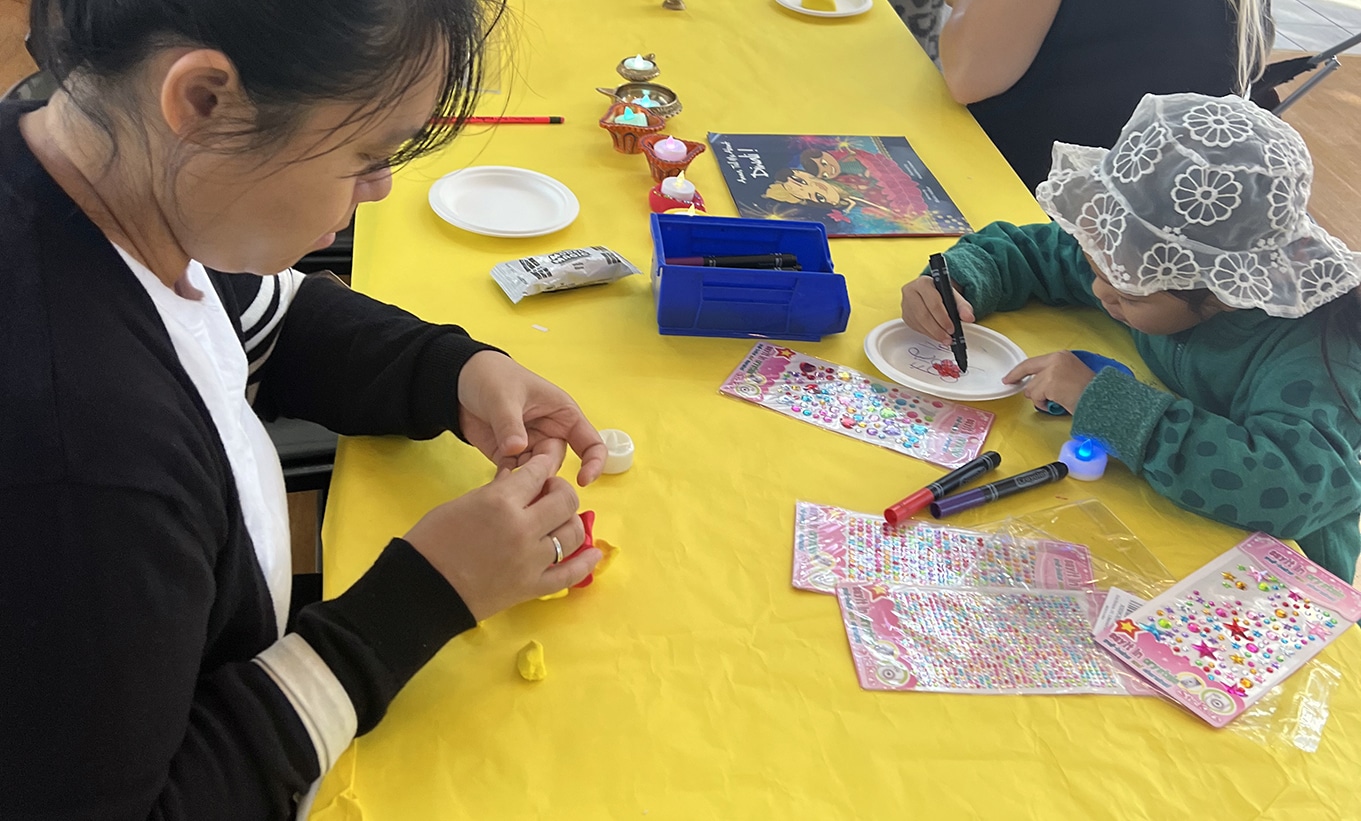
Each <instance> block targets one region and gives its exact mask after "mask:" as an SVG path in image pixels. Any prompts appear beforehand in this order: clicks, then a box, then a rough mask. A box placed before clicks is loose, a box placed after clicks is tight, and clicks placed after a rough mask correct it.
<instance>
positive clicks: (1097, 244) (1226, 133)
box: [1035, 94, 1361, 317]
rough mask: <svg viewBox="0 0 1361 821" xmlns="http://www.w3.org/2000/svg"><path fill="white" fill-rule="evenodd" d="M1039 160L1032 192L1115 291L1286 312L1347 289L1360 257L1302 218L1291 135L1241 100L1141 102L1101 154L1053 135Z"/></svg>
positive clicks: (1303, 179) (1302, 161)
mask: <svg viewBox="0 0 1361 821" xmlns="http://www.w3.org/2000/svg"><path fill="white" fill-rule="evenodd" d="M1053 166H1054V170H1053V171H1052V172H1051V173H1050V175H1049V178H1048V179H1047V180H1045V181H1044V182H1043V183H1041V184H1040V185H1039V187H1038V188H1037V189H1036V190H1035V197H1036V199H1038V200H1039V202H1040V205H1041V206H1042V207H1044V209H1045V210H1046V211H1047V212H1048V213H1049V214H1050V215H1051V216H1052V217H1053V218H1054V219H1055V221H1057V222H1058V223H1059V225H1060V226H1061V227H1062V228H1063V229H1064V230H1065V231H1067V232H1069V233H1070V234H1072V235H1073V236H1074V237H1076V238H1077V240H1078V242H1079V243H1080V244H1081V245H1082V248H1083V250H1084V251H1086V252H1087V254H1088V255H1089V256H1091V258H1092V260H1093V263H1094V264H1096V265H1097V266H1098V267H1100V268H1101V270H1102V271H1103V273H1105V274H1106V275H1107V277H1108V278H1109V279H1110V281H1111V284H1112V285H1114V286H1115V287H1116V288H1118V289H1119V290H1121V291H1123V292H1125V293H1128V294H1131V295H1134V296H1143V295H1146V294H1151V293H1155V292H1158V291H1167V290H1191V289H1195V288H1206V289H1209V290H1210V291H1211V292H1212V293H1213V294H1214V295H1215V297H1216V298H1218V299H1219V301H1220V302H1222V303H1224V304H1225V305H1228V306H1231V307H1234V308H1260V309H1262V310H1263V311H1265V312H1266V313H1268V314H1271V315H1273V316H1283V317H1299V316H1304V315H1305V314H1307V313H1309V312H1310V311H1312V310H1314V309H1315V308H1317V307H1318V306H1320V305H1323V304H1324V303H1327V302H1329V301H1330V300H1333V299H1336V298H1338V297H1340V296H1342V295H1343V294H1346V293H1348V292H1350V291H1351V290H1353V289H1355V288H1356V287H1357V286H1358V285H1361V254H1356V253H1353V252H1351V251H1349V250H1348V249H1347V248H1346V246H1345V245H1343V244H1342V243H1341V242H1339V241H1338V240H1336V239H1334V238H1332V237H1331V236H1329V235H1328V234H1327V232H1325V231H1324V230H1323V229H1322V228H1320V227H1319V226H1318V224H1317V223H1315V222H1314V221H1313V219H1312V218H1310V216H1309V214H1308V211H1307V208H1306V206H1307V205H1308V200H1309V191H1310V188H1311V183H1312V179H1313V163H1312V162H1311V161H1310V159H1309V152H1308V149H1307V148H1306V147H1305V145H1304V141H1303V140H1302V139H1301V138H1300V135H1299V134H1298V133H1297V132H1296V131H1295V130H1294V129H1293V128H1291V127H1290V126H1289V125H1288V124H1287V123H1285V122H1283V121H1282V120H1280V119H1278V118H1276V117H1275V116H1273V115H1271V114H1270V113H1269V112H1267V111H1265V110H1263V109H1261V108H1258V107H1257V106H1256V105H1253V104H1252V103H1251V102H1249V101H1247V100H1244V99H1242V98H1238V97H1221V98H1211V97H1205V96H1203V95H1199V94H1172V95H1165V96H1154V95H1148V96H1145V97H1144V99H1143V100H1142V101H1141V102H1140V103H1139V107H1138V108H1137V109H1136V110H1135V112H1134V116H1133V117H1132V118H1131V119H1130V121H1129V123H1128V124H1127V125H1126V126H1125V130H1124V132H1123V133H1122V134H1121V135H1120V140H1119V141H1118V142H1117V143H1116V144H1115V146H1114V147H1113V148H1112V149H1110V150H1109V151H1106V150H1103V149H1093V148H1087V147H1083V146H1073V145H1066V144H1063V143H1057V144H1055V146H1054V164H1053Z"/></svg>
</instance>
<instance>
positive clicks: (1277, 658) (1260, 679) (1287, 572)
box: [1096, 533, 1361, 727]
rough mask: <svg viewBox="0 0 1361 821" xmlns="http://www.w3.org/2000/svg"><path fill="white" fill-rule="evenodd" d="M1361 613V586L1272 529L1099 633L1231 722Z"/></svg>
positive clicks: (1213, 718)
mask: <svg viewBox="0 0 1361 821" xmlns="http://www.w3.org/2000/svg"><path fill="white" fill-rule="evenodd" d="M1357 619H1361V592H1358V591H1357V590H1356V589H1355V588H1353V587H1352V586H1351V585H1348V584H1347V583H1345V582H1343V581H1342V580H1341V579H1339V578H1337V577H1336V576H1333V575H1332V574H1330V573H1328V571H1326V570H1324V569H1323V568H1322V567H1319V566H1318V565H1317V564H1315V563H1314V562H1312V561H1310V560H1309V559H1307V558H1305V557H1304V556H1302V555H1300V554H1299V553H1297V552H1295V551H1294V550H1292V549H1290V548H1289V547H1287V546H1286V545H1284V544H1282V543H1280V542H1278V541H1276V540H1275V539H1273V538H1271V537H1270V536H1267V535H1266V534H1264V533H1256V534H1253V535H1252V536H1249V537H1248V538H1247V539H1246V540H1245V541H1243V542H1242V543H1241V544H1239V545H1238V546H1236V547H1234V548H1232V549H1231V550H1229V551H1228V552H1227V553H1225V554H1224V555H1222V556H1220V557H1219V558H1217V559H1215V560H1214V561H1213V562H1211V563H1209V564H1208V565H1206V566H1205V567H1203V568H1201V569H1200V570H1198V571H1196V572H1195V573H1193V574H1192V575H1191V576H1189V577H1188V578H1186V579H1185V580H1183V581H1181V582H1179V583H1178V584H1176V585H1175V586H1173V587H1172V588H1171V589H1170V590H1168V591H1167V592H1165V593H1163V594H1161V595H1159V596H1158V597H1156V598H1154V599H1153V600H1152V601H1149V602H1148V603H1146V604H1144V605H1142V606H1141V607H1139V608H1138V609H1135V610H1133V612H1129V613H1127V614H1126V615H1125V616H1124V617H1123V618H1118V619H1115V620H1113V621H1111V622H1109V623H1107V624H1105V625H1098V628H1097V630H1096V637H1097V639H1098V640H1099V641H1100V642H1101V643H1102V644H1103V645H1104V646H1105V647H1106V648H1107V649H1109V650H1110V651H1111V652H1112V653H1114V654H1115V655H1116V656H1118V657H1119V658H1120V659H1121V660H1122V661H1124V662H1125V663H1127V664H1128V665H1129V666H1130V667H1131V668H1132V669H1133V670H1134V671H1135V672H1137V673H1138V674H1140V675H1141V676H1143V677H1144V678H1146V679H1147V680H1148V681H1149V682H1150V683H1151V684H1152V685H1153V686H1154V687H1156V688H1158V689H1159V690H1161V691H1162V692H1164V693H1166V694H1167V695H1169V696H1171V697H1172V698H1173V700H1175V701H1177V702H1178V703H1180V704H1182V705H1183V706H1185V707H1186V708H1187V709H1189V710H1191V712H1193V713H1195V714H1196V715H1198V716H1200V717H1201V718H1203V719H1204V720H1205V721H1207V722H1209V723H1210V724H1212V725H1214V726H1215V727H1223V726H1224V725H1225V724H1227V723H1229V722H1230V721H1232V720H1233V719H1234V718H1235V717H1237V716H1238V715H1239V714H1240V713H1242V712H1243V711H1244V710H1246V709H1247V708H1248V707H1250V706H1252V704H1254V703H1255V702H1257V701H1258V700H1259V699H1261V697H1262V696H1263V695H1265V694H1266V693H1267V692H1268V691H1270V690H1271V688H1273V687H1275V686H1276V685H1277V684H1280V683H1281V682H1282V681H1284V680H1285V679H1286V678H1287V677H1288V676H1290V675H1291V674H1292V673H1294V672H1296V671H1297V670H1299V669H1300V668H1301V667H1303V666H1304V664H1305V663H1306V662H1307V661H1309V660H1310V659H1311V658H1313V657H1314V656H1315V655H1317V654H1318V652H1319V651H1320V650H1322V649H1323V648H1324V647H1325V646H1326V645H1327V644H1328V643H1329V642H1331V641H1332V640H1333V639H1335V638H1337V637H1338V636H1339V635H1341V633H1342V632H1343V631H1344V630H1346V629H1347V628H1349V627H1351V626H1352V624H1353V623H1355V622H1356V621H1357Z"/></svg>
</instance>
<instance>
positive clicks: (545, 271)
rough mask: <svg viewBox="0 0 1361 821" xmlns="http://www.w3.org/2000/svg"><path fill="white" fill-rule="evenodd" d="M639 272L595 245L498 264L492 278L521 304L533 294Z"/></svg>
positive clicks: (607, 250) (597, 283)
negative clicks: (521, 301)
mask: <svg viewBox="0 0 1361 821" xmlns="http://www.w3.org/2000/svg"><path fill="white" fill-rule="evenodd" d="M637 273H641V271H639V270H638V269H637V268H635V267H634V266H633V264H632V263H630V262H629V261H628V260H626V259H624V258H623V257H621V256H619V255H618V254H616V253H615V252H613V251H611V250H610V249H608V248H606V247H604V246H603V245H592V246H591V247H589V248H572V249H569V250H566V251H557V252H554V253H552V254H544V255H542V256H537V257H525V258H524V259H513V260H510V261H509V262H502V263H498V264H497V265H496V266H495V267H493V268H492V269H491V278H492V279H494V280H496V284H498V285H500V286H501V290H503V291H505V292H506V296H508V297H510V301H511V302H514V303H517V304H518V303H519V301H520V300H522V299H524V298H525V297H527V296H530V295H532V294H542V293H545V292H547V291H565V290H567V289H569V288H581V287H584V286H586V285H604V284H605V283H607V282H614V281H615V280H617V279H623V278H624V277H626V276H629V275H631V274H637Z"/></svg>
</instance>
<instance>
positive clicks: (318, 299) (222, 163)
mask: <svg viewBox="0 0 1361 821" xmlns="http://www.w3.org/2000/svg"><path fill="white" fill-rule="evenodd" d="M500 13H501V7H500V2H499V0H288V2H285V3H265V2H260V0H34V2H33V4H32V27H33V37H34V38H35V41H36V43H37V45H38V46H39V48H38V53H40V54H41V55H42V56H43V60H44V62H45V66H44V68H46V69H48V70H50V71H51V72H53V73H54V74H55V76H56V77H57V78H58V79H59V80H60V81H61V84H62V89H61V90H60V91H59V92H58V93H57V94H56V95H55V96H53V98H52V100H51V101H50V103H49V104H47V105H45V106H41V107H39V106H36V105H32V104H4V105H0V408H3V414H4V415H3V419H4V424H3V425H0V533H3V534H4V540H3V547H0V659H3V664H2V665H0V667H3V671H0V817H4V818H22V819H49V818H50V819H76V818H82V819H83V818H101V819H102V818H108V819H133V818H184V819H196V820H197V819H213V818H222V819H263V818H284V817H289V816H291V815H293V814H294V813H295V812H297V811H298V807H299V802H300V800H301V801H302V802H303V803H304V804H305V803H306V797H305V796H306V795H307V793H308V790H309V787H310V786H312V785H314V784H315V783H316V782H317V781H318V780H319V778H320V777H321V776H322V775H324V774H325V772H326V770H327V769H328V768H329V767H330V766H331V764H332V763H333V762H334V761H335V758H336V756H337V755H339V754H340V752H341V751H342V750H343V749H344V748H345V746H346V745H348V744H349V742H350V740H351V738H353V736H354V735H355V734H357V733H364V732H366V731H368V730H369V729H371V728H372V727H373V726H374V724H375V723H377V722H378V720H379V719H380V718H381V717H382V715H383V713H384V711H385V710H386V708H387V705H388V703H389V702H390V701H391V700H392V698H393V697H394V696H395V695H396V694H397V692H398V691H399V690H400V689H401V687H402V686H403V685H404V684H405V683H406V681H407V680H408V679H409V678H410V677H411V676H412V675H413V674H415V672H416V671H417V670H419V669H420V667H421V666H422V665H424V664H425V662H426V661H428V660H429V659H430V657H431V656H432V655H433V654H434V653H435V652H436V651H438V650H439V648H440V647H441V646H443V645H444V643H445V642H447V641H448V640H449V639H450V638H451V637H452V636H454V635H456V634H457V633H459V632H461V631H464V630H467V629H470V628H472V627H473V626H475V624H476V621H477V620H479V619H484V618H487V617H489V616H491V615H493V614H495V613H497V612H499V611H501V610H503V609H505V608H507V607H510V606H511V605H514V604H517V603H519V602H521V601H525V600H527V599H530V598H533V597H536V596H540V595H544V594H547V593H551V592H554V591H557V590H561V589H563V588H565V587H567V586H569V585H571V584H573V583H575V582H577V581H579V580H580V579H582V578H583V577H584V576H585V575H586V574H587V573H589V572H590V571H591V569H592V568H593V566H594V565H595V563H596V562H597V561H598V560H599V555H600V554H599V552H598V551H595V550H587V551H583V552H582V554H581V555H580V556H577V557H574V558H565V557H567V556H570V554H571V553H572V552H573V551H574V550H575V549H576V548H577V547H578V546H579V545H580V544H581V543H582V540H583V534H582V529H581V523H580V521H579V519H578V518H577V516H576V515H575V513H576V508H577V498H576V494H575V492H574V491H573V489H572V487H571V486H570V485H569V484H568V483H567V482H566V481H564V480H563V479H559V478H557V477H556V474H557V471H558V469H559V467H560V465H561V463H562V460H563V457H564V455H565V451H566V448H567V447H570V448H572V449H573V450H575V451H576V452H577V453H578V454H579V455H580V456H581V464H582V466H581V470H580V473H579V474H578V476H577V481H578V483H580V484H583V485H584V484H587V483H589V482H591V481H593V480H594V479H595V478H596V477H597V476H598V475H599V474H600V470H601V467H602V466H603V463H604V445H603V444H602V442H601V440H600V437H599V434H598V433H597V432H596V431H595V429H594V428H593V427H592V426H591V425H590V423H589V422H588V421H587V420H586V418H585V417H584V416H583V415H582V413H581V411H580V409H579V408H578V407H577V405H576V404H575V403H574V402H573V401H572V400H571V399H570V398H569V397H568V396H567V395H566V394H565V393H563V392H562V391H561V390H559V389H558V388H556V387H554V386H552V385H551V384H549V383H548V382H546V381H544V380H543V379H541V378H539V377H537V376H535V375H533V374H532V373H530V372H529V371H527V370H525V369H524V368H522V367H520V366H519V365H517V364H515V362H514V361H513V360H511V359H510V358H509V357H508V356H506V355H505V354H503V353H501V352H500V351H497V350H496V349H494V348H491V347H490V346H487V345H484V344H481V343H478V342H475V341H473V340H472V339H470V338H469V337H468V335H467V334H466V333H464V332H463V331H462V329H460V328H458V327H454V326H434V325H430V324H427V323H425V322H422V321H420V320H418V319H417V318H415V317H413V316H411V315H410V314H407V313H406V312H404V311H401V310H398V309H396V308H393V307H391V306H388V305H383V304H381V303H378V302H375V301H373V300H371V299H368V298H367V297H364V296H361V295H359V294H356V293H353V292H351V291H350V290H349V289H347V288H345V287H344V286H343V285H341V284H340V283H339V282H338V281H336V280H334V279H331V278H326V277H314V278H303V277H301V276H300V275H297V274H295V273H293V272H291V271H287V270H286V269H287V268H288V266H290V265H291V264H292V263H293V262H294V261H295V260H297V259H298V258H300V257H301V256H303V255H304V254H305V253H307V252H308V251H309V250H313V249H316V248H320V247H324V246H325V245H326V244H328V243H329V242H331V241H332V240H333V239H334V233H333V232H334V231H336V230H338V229H340V228H342V227H343V226H345V225H346V224H348V222H349V221H350V217H351V215H352V214H353V213H354V210H355V207H356V206H357V205H358V203H360V202H365V201H373V200H377V199H381V198H382V197H383V196H385V195H386V194H387V192H388V190H389V189H390V187H391V170H390V169H391V168H392V167H393V166H395V165H398V164H400V163H403V162H405V161H408V160H410V159H412V158H413V157H416V156H419V155H421V154H424V153H426V152H428V151H431V150H433V149H435V148H437V147H439V146H441V145H443V144H444V143H445V142H446V141H447V140H448V139H450V138H451V136H452V134H453V129H451V128H449V127H446V126H435V125H431V123H432V122H434V121H437V120H436V118H437V117H453V118H462V117H465V116H467V115H468V113H469V112H470V111H471V110H472V107H473V104H474V99H473V89H475V88H477V85H478V81H479V77H480V70H481V53H482V44H483V40H484V38H485V36H486V34H487V32H488V30H489V28H490V26H491V25H492V23H493V22H494V20H495V19H496V18H497V17H498V16H499V15H500ZM280 271H284V273H282V274H280V273H278V272H280ZM221 272H241V273H221ZM248 396H250V397H253V399H254V408H253V409H252V407H251V406H250V405H249V404H248V403H247V397H248ZM257 412H258V413H259V414H261V415H264V416H266V417H272V416H274V415H287V416H294V417H301V418H307V419H312V420H315V421H318V422H321V423H323V424H325V425H327V426H328V427H330V428H332V429H334V430H337V431H340V432H342V433H349V434H400V435H405V436H411V437H418V438H426V437H431V436H435V435H438V434H439V433H441V432H443V431H453V432H454V433H456V434H458V435H460V436H462V437H463V438H464V439H466V440H467V441H468V442H469V443H471V444H472V445H474V446H475V447H476V448H477V449H478V450H480V451H482V453H483V454H485V455H486V457H487V458H488V459H490V460H491V461H492V462H493V463H494V464H496V465H497V466H499V468H500V472H499V474H498V475H497V477H496V478H495V479H494V480H493V481H491V482H490V483H489V484H487V485H486V486H484V487H481V488H478V489H476V490H474V491H472V492H470V493H468V494H466V495H464V496H462V497H460V498H457V499H454V500H452V501H450V502H448V503H446V504H444V505H441V506H440V507H438V508H436V509H435V510H432V511H431V512H430V513H429V514H427V515H426V516H425V517H424V518H423V519H422V520H421V521H420V522H419V523H418V524H416V525H415V526H414V527H413V528H412V529H411V530H410V531H409V532H408V533H407V534H406V535H405V536H404V537H403V538H394V539H392V541H391V543H390V544H388V546H387V547H386V549H384V550H383V552H382V553H381V555H380V556H379V558H378V559H377V561H376V562H375V564H374V566H373V567H372V568H371V569H370V570H369V571H368V572H367V573H366V574H365V575H364V576H363V577H362V578H361V579H360V580H359V581H358V582H357V583H356V584H355V585H354V586H353V587H352V588H351V589H350V590H349V591H347V592H346V593H345V594H343V595H342V596H340V597H339V598H338V599H336V600H334V601H330V602H324V603H319V604H315V605H312V606H309V607H308V608H306V609H304V610H303V611H302V612H301V614H300V616H299V617H298V618H297V620H296V623H295V624H293V625H288V626H287V630H286V626H285V625H284V624H283V623H282V622H283V620H284V618H283V615H282V614H285V613H287V612H288V601H287V597H288V585H287V573H288V570H287V562H288V539H287V524H286V523H287V516H286V512H284V502H283V488H282V479H281V476H280V472H279V466H278V460H277V456H276V455H275V454H274V452H273V450H272V448H271V447H270V445H269V441H268V437H267V436H265V435H264V433H263V429H262V428H261V427H260V422H259V419H258V418H257V417H256V413H257ZM281 579H282V582H281Z"/></svg>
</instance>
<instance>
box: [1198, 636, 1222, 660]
mask: <svg viewBox="0 0 1361 821" xmlns="http://www.w3.org/2000/svg"><path fill="white" fill-rule="evenodd" d="M1192 646H1193V647H1195V648H1196V652H1198V653H1200V657H1201V658H1205V657H1206V656H1208V657H1210V658H1212V659H1217V658H1219V656H1216V655H1215V649H1214V648H1213V647H1211V646H1210V645H1208V644H1206V643H1205V642H1204V641H1203V640H1202V641H1201V642H1200V644H1196V645H1192Z"/></svg>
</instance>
